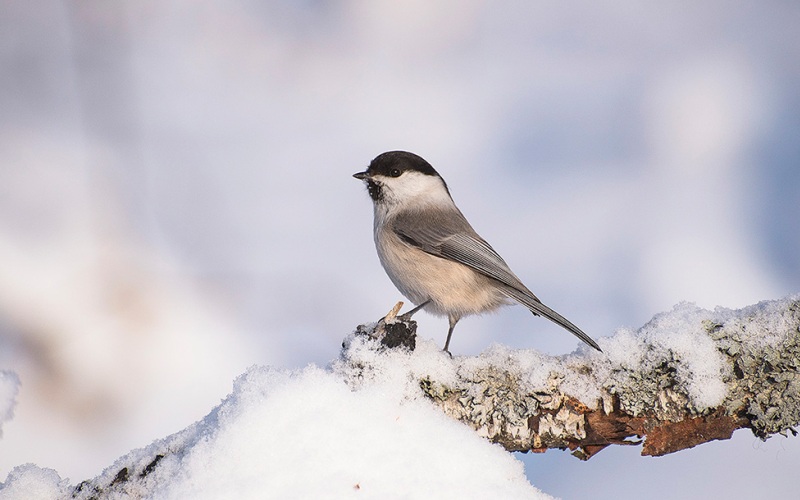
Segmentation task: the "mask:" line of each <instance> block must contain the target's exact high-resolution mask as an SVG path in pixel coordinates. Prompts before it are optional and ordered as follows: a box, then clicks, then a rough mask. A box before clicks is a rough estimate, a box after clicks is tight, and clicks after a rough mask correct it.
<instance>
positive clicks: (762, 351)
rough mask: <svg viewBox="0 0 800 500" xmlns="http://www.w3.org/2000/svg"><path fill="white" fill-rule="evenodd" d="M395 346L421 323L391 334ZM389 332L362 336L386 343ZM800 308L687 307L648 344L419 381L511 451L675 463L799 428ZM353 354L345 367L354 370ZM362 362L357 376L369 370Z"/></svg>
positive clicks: (636, 338) (624, 342) (513, 355)
mask: <svg viewBox="0 0 800 500" xmlns="http://www.w3.org/2000/svg"><path fill="white" fill-rule="evenodd" d="M387 326H389V327H390V329H389V330H388V334H387V336H386V337H384V338H385V339H388V340H389V343H390V344H391V345H396V344H398V343H399V342H398V339H399V338H402V337H403V331H405V332H406V336H407V337H408V339H411V340H408V339H406V340H405V343H406V345H408V344H410V343H411V344H413V342H412V341H413V331H414V330H415V328H416V325H415V324H413V322H412V323H397V322H395V323H391V322H390V325H387ZM385 327H386V326H385V325H383V323H382V322H380V323H378V324H376V325H371V326H370V327H368V328H362V329H361V332H362V333H367V334H369V335H371V336H373V337H376V336H381V335H380V332H378V335H376V333H375V329H376V328H377V329H378V330H381V329H382V328H385ZM799 332H800V300H798V299H797V298H796V297H795V298H791V299H784V300H779V301H771V302H762V303H760V304H757V305H755V306H751V307H747V308H744V309H741V310H736V311H731V310H727V309H722V308H717V309H716V310H715V311H704V310H702V309H699V308H697V307H695V306H692V305H690V304H685V303H684V304H679V305H678V306H676V307H675V308H674V310H673V311H671V312H668V313H663V314H660V315H657V316H656V317H654V318H653V319H652V320H651V321H650V322H649V323H648V324H646V325H645V326H643V327H642V328H641V329H639V330H638V331H637V332H633V331H629V330H620V331H619V332H617V333H616V335H614V336H613V337H611V338H605V339H602V341H601V346H602V347H603V349H604V351H605V352H604V353H602V354H601V353H595V352H592V351H590V350H588V349H583V348H581V350H580V351H579V352H578V353H577V354H572V355H568V356H564V357H550V356H544V355H541V354H538V353H536V352H533V351H511V350H508V349H506V348H503V347H498V346H495V347H494V348H492V349H490V350H489V351H488V352H487V353H484V354H483V355H481V356H480V357H478V358H456V359H454V360H453V364H454V371H448V372H447V373H444V378H439V377H438V376H437V375H436V374H433V373H424V372H420V373H417V375H418V383H419V386H420V388H421V390H422V391H423V392H424V393H425V395H426V396H427V397H428V398H429V399H430V400H431V401H433V402H434V403H435V404H436V405H438V406H439V407H441V409H442V410H443V411H444V412H445V413H446V414H448V415H450V416H452V417H453V418H456V419H458V420H460V421H461V422H464V423H465V424H467V425H469V426H470V427H472V428H474V429H475V430H476V431H477V432H478V433H479V434H480V435H482V436H484V437H486V438H488V439H490V440H491V441H493V442H497V443H500V444H501V445H502V446H504V447H505V448H506V449H507V450H509V451H535V452H541V451H545V450H546V449H548V448H562V449H564V448H569V449H570V450H573V454H574V455H576V456H577V457H579V458H582V459H588V458H590V457H591V456H592V455H594V454H595V453H597V452H598V451H599V450H601V449H603V448H604V447H606V446H608V445H611V444H626V445H629V444H638V443H639V442H641V441H640V440H631V438H634V439H639V438H644V445H643V449H642V454H643V455H656V456H658V455H664V454H667V453H672V452H675V451H678V450H682V449H686V448H691V447H693V446H696V445H698V444H701V443H704V442H707V441H712V440H715V439H728V438H730V437H731V434H732V433H733V431H734V430H736V429H740V428H749V429H751V430H752V431H753V433H754V434H755V435H756V436H758V437H760V438H763V439H765V438H767V437H768V436H770V435H772V434H775V433H780V434H784V435H785V434H786V433H787V432H791V433H793V434H795V433H796V432H795V430H794V429H793V427H794V426H797V425H798V424H800V375H798V371H800V333H799ZM348 355H349V353H348V350H347V349H345V351H344V358H345V359H347V358H348ZM362 365H363V363H361V362H360V361H356V362H355V363H354V364H353V366H362Z"/></svg>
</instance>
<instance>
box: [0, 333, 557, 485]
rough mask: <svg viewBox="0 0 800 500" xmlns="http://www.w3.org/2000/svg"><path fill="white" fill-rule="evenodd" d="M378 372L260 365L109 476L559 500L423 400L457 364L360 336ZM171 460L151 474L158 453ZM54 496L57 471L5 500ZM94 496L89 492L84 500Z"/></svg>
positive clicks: (22, 472)
mask: <svg viewBox="0 0 800 500" xmlns="http://www.w3.org/2000/svg"><path fill="white" fill-rule="evenodd" d="M350 345H351V347H352V351H351V352H352V354H353V357H352V358H350V360H351V361H352V360H355V359H356V358H357V359H359V360H360V361H362V362H364V363H371V364H372V365H373V366H374V367H375V369H374V370H370V371H368V372H365V371H360V370H353V369H346V366H353V365H348V363H347V362H346V361H343V360H339V361H337V362H336V363H333V364H332V366H331V367H329V368H326V369H323V368H320V367H318V366H314V365H309V366H308V367H306V368H304V369H302V370H296V371H290V370H281V369H276V368H270V367H251V368H250V369H248V370H247V372H246V373H244V374H243V375H241V376H240V377H239V378H237V379H236V381H235V382H234V387H233V392H232V393H231V394H230V395H229V396H228V397H227V398H225V400H224V401H223V402H222V403H221V404H220V405H219V406H218V407H216V408H215V409H214V410H213V411H211V413H209V414H208V416H206V417H205V418H204V419H202V420H201V421H199V422H197V423H195V424H194V425H192V426H190V427H188V428H187V429H185V430H183V431H181V432H178V433H176V434H174V435H172V436H170V437H168V438H166V439H163V440H159V441H156V442H154V443H153V444H151V445H150V446H148V447H146V448H143V449H140V450H135V451H132V452H131V453H129V454H128V455H126V456H125V457H122V458H121V459H119V460H118V461H117V462H116V463H115V464H114V465H113V466H111V467H109V468H108V469H106V471H104V472H103V474H101V476H100V477H98V478H97V479H96V480H95V481H93V484H94V485H108V484H111V483H112V482H113V481H114V478H115V477H118V475H119V473H120V470H122V469H123V468H125V467H127V470H128V474H129V476H130V478H131V479H128V480H126V481H122V482H118V483H117V484H116V485H115V486H113V487H112V489H113V488H117V489H118V490H114V491H115V492H116V493H119V494H122V492H124V493H125V494H128V495H132V496H134V497H137V498H215V499H218V498H256V497H263V496H264V495H265V494H267V495H268V496H269V497H271V498H323V497H324V498H356V497H358V498H455V497H469V498H532V499H544V498H551V497H550V496H548V495H545V494H543V493H542V492H540V491H539V490H537V489H536V488H534V487H533V486H531V485H530V484H529V483H528V481H527V479H526V478H525V471H524V468H523V466H522V463H521V462H519V461H518V460H517V459H515V458H514V457H513V455H511V454H509V453H507V452H506V451H505V450H503V449H502V448H501V447H500V446H499V445H494V444H491V443H489V442H488V441H486V440H484V439H482V438H480V437H479V436H478V435H477V434H475V433H474V432H473V431H472V430H470V429H468V428H467V427H466V426H464V425H462V424H460V423H458V422H456V421H453V420H452V419H449V418H447V417H446V416H445V415H444V414H442V413H441V411H439V410H438V409H437V408H435V407H434V406H433V405H432V404H430V403H429V402H428V401H427V400H425V399H423V398H422V396H421V394H420V391H419V389H418V385H417V383H416V382H415V380H416V379H415V378H414V376H415V375H419V374H421V373H423V372H424V371H425V367H429V368H431V370H430V373H438V374H442V373H447V371H448V367H449V369H450V370H452V369H453V367H454V366H455V365H456V364H455V362H454V361H453V360H451V359H450V358H449V356H447V355H445V354H443V353H442V352H441V351H440V350H439V349H438V348H437V347H436V346H435V345H433V343H425V342H421V343H420V349H419V350H418V351H417V352H416V353H414V354H411V353H408V352H402V351H400V352H382V351H377V350H375V348H374V346H373V347H372V348H370V346H368V345H366V343H365V342H364V340H363V339H355V340H354V339H350ZM159 454H163V455H164V458H163V459H160V460H159V461H158V462H157V465H156V466H154V467H151V469H152V471H150V472H149V473H143V471H145V470H147V469H148V464H151V463H153V460H154V457H156V456H157V455H159ZM34 491H35V492H36V495H38V497H39V498H55V497H57V496H59V495H63V494H65V491H66V490H65V489H64V481H62V480H61V479H60V477H58V475H57V474H55V473H54V472H53V471H51V470H47V469H38V468H36V467H34V466H23V467H19V468H16V469H14V471H12V473H11V474H9V477H8V478H7V479H6V482H5V483H4V485H3V487H2V488H0V498H3V499H16V498H20V499H21V498H30V496H28V495H30V494H31V492H34ZM91 494H93V490H92V489H91V488H89V487H87V486H85V485H84V486H83V487H82V488H81V492H80V493H79V495H78V498H84V497H89V496H91Z"/></svg>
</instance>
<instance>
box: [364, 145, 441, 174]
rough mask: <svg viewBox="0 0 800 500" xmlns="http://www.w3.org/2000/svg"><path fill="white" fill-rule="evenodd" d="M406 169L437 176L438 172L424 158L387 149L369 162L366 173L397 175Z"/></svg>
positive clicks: (406, 152)
mask: <svg viewBox="0 0 800 500" xmlns="http://www.w3.org/2000/svg"><path fill="white" fill-rule="evenodd" d="M406 171H415V172H419V173H422V174H425V175H435V176H437V177H438V176H439V173H438V172H437V171H436V170H434V168H433V167H432V166H431V164H430V163H428V162H427V161H425V159H424V158H422V157H421V156H419V155H415V154H414V153H409V152H408V151H388V152H386V153H382V154H380V155H378V156H377V157H376V158H375V159H374V160H372V162H370V164H369V168H368V169H367V174H368V175H384V176H386V177H399V176H400V175H401V174H402V173H403V172H406Z"/></svg>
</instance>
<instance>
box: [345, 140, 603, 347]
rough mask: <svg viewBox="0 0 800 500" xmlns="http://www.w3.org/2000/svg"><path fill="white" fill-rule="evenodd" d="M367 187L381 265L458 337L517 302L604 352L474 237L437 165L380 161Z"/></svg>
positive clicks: (391, 155) (406, 159) (391, 158)
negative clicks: (459, 328) (475, 318)
mask: <svg viewBox="0 0 800 500" xmlns="http://www.w3.org/2000/svg"><path fill="white" fill-rule="evenodd" d="M353 177H355V178H356V179H360V180H363V181H364V182H365V183H366V185H367V191H368V192H369V196H370V197H371V198H372V202H373V205H374V212H375V222H374V237H375V247H376V248H377V250H378V258H379V259H380V261H381V265H383V268H384V270H386V274H388V275H389V278H390V279H391V280H392V283H394V285H395V286H396V287H397V289H398V290H400V292H401V293H402V294H403V295H405V296H406V297H407V298H408V299H409V300H410V301H411V302H413V303H414V305H415V306H416V307H415V308H413V309H412V310H411V311H409V312H408V313H406V314H404V315H403V317H405V318H410V317H411V316H412V315H413V314H414V313H415V312H417V311H418V310H420V309H423V308H424V309H425V310H426V311H428V312H429V313H432V314H434V315H437V316H447V318H448V320H449V322H450V329H449V330H448V332H447V340H446V341H445V343H444V350H445V351H446V352H448V353H449V352H450V351H449V347H450V338H451V337H452V335H453V329H454V328H455V326H456V323H458V320H460V319H461V318H462V317H464V316H468V315H471V314H480V313H484V312H488V311H492V310H494V309H497V308H498V307H500V306H502V305H507V304H510V303H511V300H515V301H517V302H519V303H520V304H522V305H524V306H525V307H527V308H528V309H530V311H531V312H532V313H533V314H534V315H536V316H540V315H541V316H544V317H545V318H547V319H549V320H550V321H553V322H554V323H556V324H558V325H560V326H562V327H563V328H565V329H566V330H568V331H569V332H570V333H572V334H574V335H575V336H577V337H578V338H579V339H581V340H582V341H584V342H586V343H587V344H589V345H590V346H592V347H593V348H595V349H597V350H598V351H600V347H599V346H598V345H597V343H596V342H595V341H594V340H592V339H591V338H590V337H589V336H588V335H586V334H585V333H583V331H582V330H581V329H580V328H578V327H577V326H575V325H573V324H572V323H571V322H570V321H568V320H567V319H566V318H564V317H563V316H561V315H560V314H558V313H557V312H555V311H554V310H552V309H550V308H549V307H547V306H546V305H544V304H542V302H541V301H540V300H539V299H538V298H537V297H536V295H534V294H533V293H532V292H531V291H530V290H528V289H527V288H526V287H525V285H523V284H522V281H520V279H519V278H517V276H516V275H515V274H514V273H513V272H512V271H511V269H509V267H508V265H507V264H506V263H505V261H504V260H503V258H502V257H500V255H498V253H497V252H495V251H494V249H493V248H492V247H491V246H490V245H489V244H488V243H487V242H486V240H484V239H483V238H481V237H480V236H479V235H478V233H476V232H475V230H474V229H472V226H471V225H470V224H469V222H467V219H466V218H465V217H464V215H463V214H462V213H461V211H460V210H459V209H458V207H457V206H456V205H455V203H454V202H453V198H452V197H451V196H450V190H449V189H448V188H447V184H446V183H445V181H444V179H442V177H441V176H440V175H439V173H438V172H436V170H434V168H433V167H432V166H431V164H430V163H428V162H427V161H425V160H424V159H423V158H421V157H420V156H417V155H415V154H414V153H409V152H406V151H389V152H386V153H383V154H381V155H378V156H377V157H376V158H375V159H374V160H372V162H371V163H370V164H369V168H367V170H366V171H364V172H358V173H356V174H353Z"/></svg>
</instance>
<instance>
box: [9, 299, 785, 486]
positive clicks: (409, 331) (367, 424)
mask: <svg viewBox="0 0 800 500" xmlns="http://www.w3.org/2000/svg"><path fill="white" fill-rule="evenodd" d="M798 327H800V297H799V296H795V297H791V298H787V299H783V300H777V301H770V302H762V303H760V304H757V305H755V306H751V307H747V308H744V309H741V310H736V311H732V310H727V309H722V308H717V309H716V310H714V311H706V310H703V309H700V308H697V307H695V306H693V305H691V304H679V305H678V306H676V307H675V308H674V309H673V310H672V311H670V312H667V313H663V314H659V315H657V316H656V317H654V318H653V319H652V320H651V321H650V322H649V323H648V324H646V325H644V326H643V327H642V328H640V329H638V330H637V331H632V330H626V329H622V330H619V331H618V332H616V333H615V334H614V335H613V336H611V337H606V338H601V339H599V340H600V342H599V343H600V345H601V347H602V348H603V351H604V352H603V353H599V352H596V351H593V350H590V349H588V348H583V347H581V348H579V349H578V351H576V352H575V353H572V354H569V355H566V356H560V357H553V356H545V355H542V354H539V353H537V352H536V351H532V350H531V351H524V350H511V349H508V348H506V347H502V346H497V345H496V346H493V347H490V348H489V349H488V350H487V351H486V352H484V353H482V354H481V355H480V356H476V357H458V356H457V357H455V358H451V357H450V356H449V355H448V354H446V353H443V352H442V351H441V349H440V347H439V346H437V345H436V344H435V343H434V342H431V341H429V340H425V339H423V338H417V337H416V334H415V329H416V324H415V323H413V322H409V323H404V322H400V321H397V320H394V319H392V318H391V317H390V318H389V320H388V321H383V320H382V321H379V322H378V323H375V324H372V325H366V326H363V327H359V329H358V330H357V331H356V332H355V333H353V334H351V335H350V336H348V337H347V338H346V339H345V342H344V344H343V346H342V351H341V354H340V356H339V358H338V359H337V360H335V361H334V362H333V363H331V365H330V366H328V367H327V368H320V367H316V366H313V365H311V366H308V367H306V368H304V369H302V370H292V371H288V370H281V369H276V368H269V367H252V368H250V369H249V370H248V371H247V372H246V373H245V374H243V375H242V376H240V377H239V378H238V379H237V380H236V381H235V382H234V387H233V391H232V393H231V394H230V395H229V396H228V397H226V398H225V400H223V401H222V402H221V403H220V405H219V406H217V407H216V408H214V409H212V410H211V412H210V413H209V414H208V415H207V416H206V417H205V418H203V419H202V420H200V421H198V422H197V423H195V424H193V425H191V426H189V427H187V428H186V429H184V430H182V431H180V432H177V433H175V434H173V435H171V436H168V437H166V438H164V439H160V440H157V441H155V442H153V443H152V444H150V445H149V446H147V447H146V448H142V449H139V450H133V451H131V452H130V453H128V454H127V455H125V456H123V457H121V458H120V459H119V460H117V461H116V463H114V464H113V465H111V466H110V467H108V468H107V469H106V470H105V471H103V472H102V473H101V474H100V475H99V476H97V477H96V478H94V479H91V480H88V481H83V482H81V483H79V484H77V485H73V484H70V481H68V480H65V479H61V477H60V476H59V475H58V474H57V473H56V472H55V471H52V470H49V469H42V468H40V467H37V466H35V465H32V464H27V465H21V466H18V467H16V468H15V469H14V470H12V472H11V473H10V474H9V476H8V478H7V479H6V481H5V482H4V483H0V491H2V492H3V493H6V494H7V495H9V496H8V498H18V497H19V498H30V495H29V490H30V488H31V485H36V487H37V488H38V491H48V492H49V497H52V498H66V497H72V498H77V499H89V498H91V499H102V498H122V497H126V498H127V497H130V498H197V496H198V494H201V493H202V494H203V495H205V497H219V496H231V495H233V496H237V497H247V496H250V497H259V496H263V495H265V494H267V495H268V496H274V497H276V498H283V497H309V498H316V497H320V496H336V497H346V496H348V495H353V494H354V493H353V492H355V491H362V489H363V490H365V491H367V492H368V494H371V495H373V496H377V497H386V496H395V497H397V496H400V497H409V498H422V497H429V496H453V487H454V485H457V487H458V488H459V491H463V492H469V494H470V496H473V497H479V498H480V497H486V498H536V499H541V498H548V497H547V496H546V495H544V494H542V493H541V492H539V491H538V490H536V489H535V488H533V487H532V486H531V485H530V484H529V483H528V482H527V480H526V479H525V476H524V474H523V470H522V466H521V464H520V463H519V462H517V461H516V460H514V458H513V456H512V455H510V454H508V453H505V452H503V451H502V449H500V448H499V447H497V446H491V445H490V444H489V443H488V442H487V440H486V439H483V438H481V437H480V436H483V437H484V438H488V440H490V441H493V442H496V443H500V444H501V445H503V446H504V447H505V448H506V449H507V450H523V451H529V450H533V451H544V450H545V449H548V448H569V449H571V450H573V453H574V454H576V455H577V456H578V457H580V458H583V459H586V458H589V457H591V456H592V455H594V454H595V453H597V452H598V451H599V450H600V449H602V448H604V447H606V446H608V445H610V444H635V443H636V442H637V441H636V440H635V439H638V438H644V447H643V453H644V454H649V455H663V454H665V453H671V452H674V451H677V450H681V449H684V448H689V447H692V446H695V445H697V444H700V443H703V442H706V441H710V440H713V439H726V438H728V437H730V435H731V433H732V432H733V431H734V430H735V429H738V428H749V429H751V430H752V431H753V432H754V433H755V434H756V435H757V436H759V437H761V438H766V437H767V436H769V435H771V434H774V433H782V434H785V433H787V432H792V433H794V430H793V427H794V426H797V425H798V423H799V422H800V376H799V375H798V371H800V329H799V328H798ZM6 382H7V384H6V386H7V390H6V391H5V392H6V393H7V397H6V399H7V400H9V401H10V400H13V392H14V391H15V390H16V389H15V388H16V386H17V385H18V384H17V383H16V381H15V379H14V380H12V379H7V380H6ZM0 395H1V394H0ZM1 402H2V401H0V403H1ZM6 406H8V405H6ZM2 409H3V405H2V404H0V420H2V418H3V416H2V413H3V411H2ZM442 412H444V413H445V414H447V415H449V416H450V417H452V418H447V417H444V416H443V415H442ZM456 420H458V421H461V422H463V423H464V424H466V425H467V426H469V427H472V428H473V429H475V430H476V431H477V433H476V432H473V431H472V430H470V429H468V428H465V427H464V426H463V425H461V424H459V423H458V422H457V421H456ZM630 438H634V440H633V441H631V440H630ZM376 464H380V466H379V467H378V466H376ZM398 470H402V471H403V474H398V473H397V471H398ZM286 477H290V478H295V480H286ZM298 477H302V478H304V480H303V481H299V482H298V481H297V480H296V478H298ZM408 477H413V478H415V480H414V481H408V480H407V478H408ZM232 492H235V493H232ZM437 492H438V494H437ZM17 493H18V495H17V496H16V497H15V496H14V495H15V494H17ZM0 496H2V495H0ZM43 496H44V495H43Z"/></svg>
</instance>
